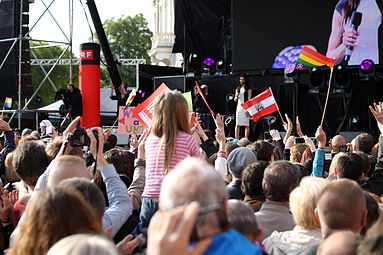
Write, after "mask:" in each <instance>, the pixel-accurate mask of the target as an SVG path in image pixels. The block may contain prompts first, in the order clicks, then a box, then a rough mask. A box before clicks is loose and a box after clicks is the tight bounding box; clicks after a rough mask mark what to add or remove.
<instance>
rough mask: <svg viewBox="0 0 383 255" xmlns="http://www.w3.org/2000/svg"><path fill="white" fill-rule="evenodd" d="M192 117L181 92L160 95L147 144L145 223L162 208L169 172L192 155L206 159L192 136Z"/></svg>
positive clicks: (144, 197) (144, 193)
mask: <svg viewBox="0 0 383 255" xmlns="http://www.w3.org/2000/svg"><path fill="white" fill-rule="evenodd" d="M188 116H189V110H188V105H187V102H186V100H185V98H184V97H183V96H182V95H181V94H180V93H179V92H177V91H170V92H167V93H165V94H163V95H160V96H159V97H158V100H157V101H156V103H155V106H154V115H153V122H152V126H151V132H150V134H149V135H148V137H147V140H146V144H145V159H146V171H145V175H146V180H145V188H144V192H143V194H142V206H141V215H140V220H141V222H142V223H143V225H144V226H148V225H149V221H150V219H151V217H152V216H153V214H154V213H155V212H156V211H157V209H158V198H159V196H160V188H161V184H162V180H163V178H164V176H165V174H166V173H167V172H168V171H171V170H172V169H173V168H174V167H175V166H176V164H177V163H179V162H180V161H182V160H183V159H185V158H186V157H188V156H192V157H198V158H201V159H203V158H204V157H203V155H202V154H201V152H200V151H199V145H198V144H197V141H196V140H195V139H194V137H193V136H192V135H191V126H190V123H189V117H188Z"/></svg>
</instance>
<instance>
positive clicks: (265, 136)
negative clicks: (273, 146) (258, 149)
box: [263, 131, 273, 140]
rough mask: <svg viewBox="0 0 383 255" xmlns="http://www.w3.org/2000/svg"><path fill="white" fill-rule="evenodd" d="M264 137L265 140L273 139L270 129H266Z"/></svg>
mask: <svg viewBox="0 0 383 255" xmlns="http://www.w3.org/2000/svg"><path fill="white" fill-rule="evenodd" d="M263 139H264V140H273V138H272V137H271V135H270V132H269V131H266V132H265V133H263Z"/></svg>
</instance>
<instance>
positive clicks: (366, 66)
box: [360, 59, 374, 71]
mask: <svg viewBox="0 0 383 255" xmlns="http://www.w3.org/2000/svg"><path fill="white" fill-rule="evenodd" d="M373 65H374V61H372V60H371V59H365V60H363V61H362V63H361V64H360V68H361V69H362V70H364V71H367V70H368V69H370V68H371V67H372V66H373Z"/></svg>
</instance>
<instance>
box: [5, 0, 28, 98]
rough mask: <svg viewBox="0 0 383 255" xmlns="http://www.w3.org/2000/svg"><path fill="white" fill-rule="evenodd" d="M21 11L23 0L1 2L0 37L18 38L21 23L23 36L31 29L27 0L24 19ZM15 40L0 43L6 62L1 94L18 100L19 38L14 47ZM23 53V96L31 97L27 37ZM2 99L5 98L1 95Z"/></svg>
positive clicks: (24, 5) (26, 0)
mask: <svg viewBox="0 0 383 255" xmlns="http://www.w3.org/2000/svg"><path fill="white" fill-rule="evenodd" d="M20 10H21V4H20V1H13V0H3V1H0V39H12V38H17V37H19V34H20V23H21V24H22V34H23V35H25V34H26V33H27V32H28V31H29V28H28V24H29V14H28V12H29V1H28V0H24V1H23V8H22V11H23V15H22V19H21V20H20ZM13 42H14V41H13V40H12V41H6V42H0V65H1V63H3V62H4V65H3V67H2V68H1V69H0V84H1V86H0V95H1V96H2V97H12V98H13V99H16V98H17V89H18V87H17V84H18V72H19V42H18V41H17V42H16V44H15V45H14V47H11V46H12V44H13ZM8 53H9V54H8ZM21 54H22V55H21V96H22V98H29V97H30V96H31V95H32V94H33V84H32V77H31V66H30V49H29V39H28V38H26V39H23V41H22V51H21ZM7 55H8V56H7ZM6 57H7V58H6ZM0 100H2V98H0Z"/></svg>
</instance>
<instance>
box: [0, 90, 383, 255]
mask: <svg viewBox="0 0 383 255" xmlns="http://www.w3.org/2000/svg"><path fill="white" fill-rule="evenodd" d="M240 89H241V88H239V90H238V95H237V97H239V98H241V97H244V95H241V94H244V93H242V92H243V91H242V92H241V91H240ZM239 95H240V96H239ZM366 107H367V106H366ZM370 110H371V114H372V115H373V116H374V117H375V119H376V120H377V122H378V123H380V124H382V125H383V110H382V103H379V105H376V104H375V105H373V106H370ZM190 116H191V114H190V113H189V110H188V106H187V102H186V100H185V99H184V97H183V96H182V95H181V94H180V93H178V92H176V91H171V92H167V93H165V94H163V95H160V96H159V97H158V98H157V100H156V102H155V105H154V115H153V121H152V126H151V129H150V131H149V132H148V133H146V132H144V133H143V134H142V135H141V136H140V137H137V136H136V135H133V136H132V139H131V144H130V146H131V148H130V149H129V150H125V149H121V148H118V146H117V144H118V140H117V137H116V136H115V135H113V134H110V130H103V129H102V128H100V127H94V128H90V129H87V130H84V129H81V128H80V127H79V125H78V123H79V121H80V117H77V118H75V119H74V120H73V121H72V122H71V123H70V124H69V125H68V127H67V128H66V129H65V131H64V132H63V133H62V134H59V133H57V132H56V131H54V128H53V127H51V123H50V122H49V121H46V120H44V121H43V122H42V125H41V132H40V133H39V132H37V130H36V131H32V130H30V129H25V130H22V131H21V130H12V129H11V127H10V126H9V125H8V124H7V122H5V121H4V120H3V119H2V118H0V131H2V132H3V138H4V139H3V140H4V141H3V142H2V147H3V148H2V151H1V154H0V175H1V181H2V188H1V203H0V221H1V235H0V244H1V249H0V250H1V252H3V253H7V254H10V255H13V254H31V255H33V254H36V255H37V254H59V255H61V254H63V255H64V254H149V255H152V254H166V255H169V254H170V255H171V254H381V253H382V252H383V242H382V240H383V234H382V230H381V228H382V226H383V216H382V215H381V214H382V212H383V211H382V210H383V204H382V200H381V196H382V194H383V134H382V135H381V136H380V137H379V141H378V143H375V141H374V138H373V137H372V136H371V135H369V134H368V133H362V134H359V135H358V136H357V137H355V138H354V139H353V141H352V142H351V143H350V144H347V143H346V140H345V139H344V137H342V136H340V135H337V136H335V137H333V138H332V139H328V138H327V137H326V133H325V132H324V131H323V130H322V127H318V129H317V132H316V135H315V136H316V140H317V144H314V142H313V140H311V139H310V138H308V137H307V136H305V135H304V134H303V133H302V131H301V128H300V123H299V120H298V119H297V122H296V123H297V127H296V129H297V131H298V135H297V137H295V136H293V135H292V131H293V124H292V121H291V120H290V119H289V118H288V116H286V117H287V123H286V125H285V131H286V135H285V137H282V136H281V134H280V132H279V131H278V130H271V131H270V136H271V138H270V139H268V140H258V141H253V142H251V141H249V140H248V139H247V138H242V139H241V140H239V141H238V140H237V139H233V140H234V141H236V142H232V141H231V140H232V139H230V138H228V137H226V136H225V129H224V122H223V117H222V116H220V115H219V114H218V115H217V116H216V117H215V118H214V122H215V123H211V125H210V126H213V124H215V125H216V129H215V132H214V133H213V132H211V131H210V130H204V129H203V128H202V126H201V123H200V122H199V121H196V119H195V118H191V117H190ZM302 125H304V123H302ZM48 127H50V128H48ZM47 130H50V132H47ZM81 130H82V131H81ZM213 134H214V135H213ZM298 137H299V138H298ZM87 140H88V141H89V142H88V143H87V142H86V141H87ZM298 141H303V142H298ZM326 152H327V153H328V154H329V153H330V152H331V160H328V157H325V154H326Z"/></svg>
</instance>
